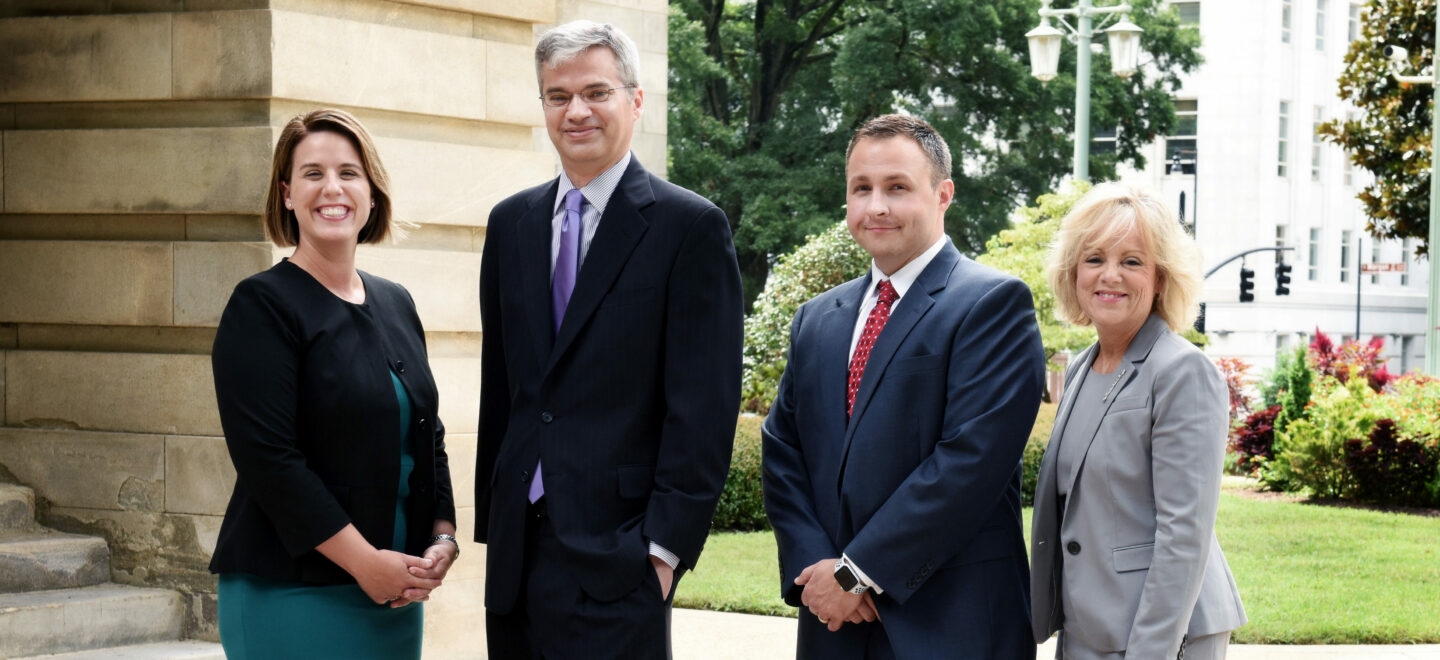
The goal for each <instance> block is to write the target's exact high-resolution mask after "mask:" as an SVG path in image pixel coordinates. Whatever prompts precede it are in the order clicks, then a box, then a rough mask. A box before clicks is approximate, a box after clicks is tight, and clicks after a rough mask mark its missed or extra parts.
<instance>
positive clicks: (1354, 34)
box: [1345, 5, 1360, 41]
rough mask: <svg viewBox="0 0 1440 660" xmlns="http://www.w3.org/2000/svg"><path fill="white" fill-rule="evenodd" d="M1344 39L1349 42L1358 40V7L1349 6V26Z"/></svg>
mask: <svg viewBox="0 0 1440 660" xmlns="http://www.w3.org/2000/svg"><path fill="white" fill-rule="evenodd" d="M1345 37H1346V39H1348V40H1349V41H1355V40H1356V39H1359V38H1360V5H1350V25H1349V29H1348V30H1346V32H1345Z"/></svg>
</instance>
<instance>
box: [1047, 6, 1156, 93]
mask: <svg viewBox="0 0 1440 660" xmlns="http://www.w3.org/2000/svg"><path fill="white" fill-rule="evenodd" d="M1142 32H1144V30H1142V29H1140V26H1138V25H1136V24H1134V23H1131V22H1130V17H1129V16H1125V17H1122V18H1121V19H1120V22H1119V23H1116V24H1114V25H1112V26H1110V29H1108V30H1106V31H1105V36H1106V37H1109V39H1110V72H1111V73H1113V74H1115V75H1117V76H1120V77H1121V78H1129V77H1130V76H1132V75H1134V74H1135V71H1136V70H1137V69H1139V68H1140V34H1141V33H1142ZM1030 48H1031V52H1032V53H1033V52H1034V48H1035V47H1034V46H1031V47H1030Z"/></svg>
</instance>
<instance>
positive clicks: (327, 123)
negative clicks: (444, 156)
mask: <svg viewBox="0 0 1440 660" xmlns="http://www.w3.org/2000/svg"><path fill="white" fill-rule="evenodd" d="M325 132H328V133H335V134H337V135H340V136H343V137H344V138H346V139H347V140H350V144H351V145H352V146H354V147H355V151H356V152H358V153H359V154H360V166H361V167H363V168H365V178H366V179H369V181H370V198H371V199H373V200H374V201H375V208H373V209H370V217H369V219H368V220H366V222H365V226H364V227H362V228H361V229H360V237H359V240H360V242H361V243H379V242H380V241H383V240H385V238H386V237H388V236H390V231H391V226H390V225H391V220H390V175H389V174H386V173H385V166H384V165H383V164H381V163H380V153H379V152H378V151H377V150H376V149H375V140H374V138H371V137H370V132H369V131H367V130H365V127H364V126H363V125H361V124H360V120H358V119H356V118H355V117H354V116H353V115H351V114H350V113H348V112H345V111H344V110H336V109H334V108H321V109H319V110H312V111H310V112H307V113H305V114H303V115H296V116H295V117H294V118H292V119H291V120H290V121H289V122H287V123H286V124H285V128H284V129H283V130H281V131H280V140H279V141H278V142H276V143H275V158H274V160H273V161H272V162H271V164H270V192H269V196H268V197H267V198H266V200H265V234H266V236H269V237H270V241H271V242H273V243H274V244H276V245H278V246H280V247H291V246H294V245H297V244H298V243H299V242H300V226H299V224H297V223H296V221H295V212H294V211H292V210H290V209H287V208H285V191H284V190H283V189H282V188H281V185H280V184H282V183H284V184H289V183H290V170H291V169H293V168H294V166H295V162H294V161H295V147H297V146H299V144H300V142H301V141H302V140H304V139H305V138H306V137H308V136H309V135H310V134H312V133H325Z"/></svg>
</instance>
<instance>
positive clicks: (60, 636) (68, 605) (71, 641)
mask: <svg viewBox="0 0 1440 660" xmlns="http://www.w3.org/2000/svg"><path fill="white" fill-rule="evenodd" d="M180 601H181V599H180V594H179V593H176V592H174V591H169V590H165V589H137V588H135V587H126V586H121V585H115V584H107V585H99V586H94V587H84V588H81V589H59V590H53V591H31V592H25V593H14V594H0V639H3V640H5V651H6V654H7V655H9V654H12V653H13V654H15V656H30V655H44V654H47V653H65V652H69V651H81V650H85V649H94V648H103V647H107V646H126V645H130V644H142V643H145V642H154V641H160V640H164V639H177V638H178V637H179V636H180V629H181V602H180ZM12 657H14V656H12Z"/></svg>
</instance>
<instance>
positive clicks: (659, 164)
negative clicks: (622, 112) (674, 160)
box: [630, 131, 667, 179]
mask: <svg viewBox="0 0 1440 660" xmlns="http://www.w3.org/2000/svg"><path fill="white" fill-rule="evenodd" d="M630 150H631V151H633V152H635V157H636V158H639V159H640V162H641V163H642V164H644V165H645V169H647V170H650V172H651V173H652V174H654V175H655V176H658V177H660V178H662V179H663V178H666V167H665V161H666V158H665V156H666V153H667V152H666V145H665V136H663V135H656V134H654V133H649V132H642V131H637V132H636V133H635V136H634V137H633V138H631V139H630Z"/></svg>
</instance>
